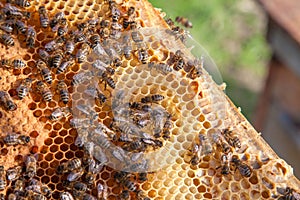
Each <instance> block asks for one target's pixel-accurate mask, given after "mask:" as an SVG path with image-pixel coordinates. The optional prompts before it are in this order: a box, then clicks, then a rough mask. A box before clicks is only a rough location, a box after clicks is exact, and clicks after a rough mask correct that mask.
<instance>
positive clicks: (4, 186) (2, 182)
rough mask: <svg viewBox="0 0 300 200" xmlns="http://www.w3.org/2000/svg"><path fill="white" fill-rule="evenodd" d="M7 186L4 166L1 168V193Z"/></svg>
mask: <svg viewBox="0 0 300 200" xmlns="http://www.w3.org/2000/svg"><path fill="white" fill-rule="evenodd" d="M6 186H7V181H6V175H5V170H4V166H2V165H1V166H0V191H1V190H4V189H5V188H6Z"/></svg>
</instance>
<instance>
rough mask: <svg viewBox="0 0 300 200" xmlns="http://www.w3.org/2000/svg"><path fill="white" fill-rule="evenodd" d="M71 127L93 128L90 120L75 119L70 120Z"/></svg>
mask: <svg viewBox="0 0 300 200" xmlns="http://www.w3.org/2000/svg"><path fill="white" fill-rule="evenodd" d="M70 125H71V126H72V127H74V128H88V127H90V126H91V119H89V118H73V119H71V120H70Z"/></svg>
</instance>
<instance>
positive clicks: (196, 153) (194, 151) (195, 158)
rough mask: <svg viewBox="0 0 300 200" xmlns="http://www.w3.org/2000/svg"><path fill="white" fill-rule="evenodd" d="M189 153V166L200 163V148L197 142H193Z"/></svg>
mask: <svg viewBox="0 0 300 200" xmlns="http://www.w3.org/2000/svg"><path fill="white" fill-rule="evenodd" d="M189 151H190V153H191V156H192V158H191V160H190V163H191V165H197V164H198V163H199V161H200V153H201V147H200V143H199V141H193V142H192V144H191V147H190V150H189Z"/></svg>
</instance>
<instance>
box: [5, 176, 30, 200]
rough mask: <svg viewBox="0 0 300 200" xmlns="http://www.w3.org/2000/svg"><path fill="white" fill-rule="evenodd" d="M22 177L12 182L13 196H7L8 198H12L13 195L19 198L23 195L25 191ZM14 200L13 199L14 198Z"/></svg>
mask: <svg viewBox="0 0 300 200" xmlns="http://www.w3.org/2000/svg"><path fill="white" fill-rule="evenodd" d="M24 182H25V181H24V178H21V179H18V180H16V182H15V184H14V191H13V194H14V195H15V196H12V197H8V198H12V199H13V197H16V198H17V199H18V198H20V199H23V198H21V197H22V196H24V195H25V193H26V192H25V191H24V186H25V184H24ZM14 200H15V199H14Z"/></svg>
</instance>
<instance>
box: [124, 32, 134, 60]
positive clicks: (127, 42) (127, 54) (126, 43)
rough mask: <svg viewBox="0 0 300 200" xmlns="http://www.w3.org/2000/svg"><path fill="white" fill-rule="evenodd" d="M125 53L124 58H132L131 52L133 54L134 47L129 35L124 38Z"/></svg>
mask: <svg viewBox="0 0 300 200" xmlns="http://www.w3.org/2000/svg"><path fill="white" fill-rule="evenodd" d="M123 44H124V46H123V53H124V56H125V58H126V59H127V60H129V59H130V58H131V52H132V46H131V42H130V36H129V35H124V36H123Z"/></svg>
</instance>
